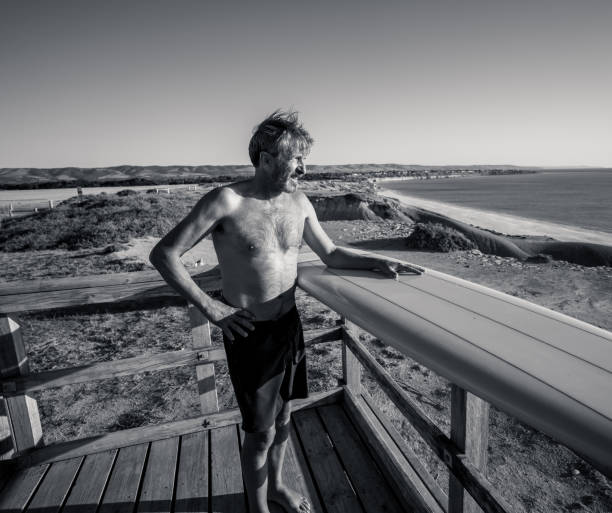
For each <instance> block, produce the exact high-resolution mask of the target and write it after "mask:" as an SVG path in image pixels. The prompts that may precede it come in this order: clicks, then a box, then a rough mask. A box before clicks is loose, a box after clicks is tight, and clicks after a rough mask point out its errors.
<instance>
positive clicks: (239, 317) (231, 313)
mask: <svg viewBox="0 0 612 513" xmlns="http://www.w3.org/2000/svg"><path fill="white" fill-rule="evenodd" d="M205 315H206V317H208V318H209V319H210V322H212V323H213V324H216V325H217V326H219V328H221V329H222V330H223V333H224V334H225V336H226V337H227V338H228V339H229V340H231V341H233V340H234V332H235V333H237V334H238V335H240V336H241V337H246V336H247V335H248V333H247V330H249V331H253V330H254V329H255V326H253V324H252V323H251V321H252V320H253V319H254V318H255V316H254V315H253V314H252V313H251V312H249V311H248V310H243V309H242V308H235V307H233V306H229V305H226V304H225V303H222V302H221V301H215V302H214V303H213V305H212V307H211V308H210V310H209V311H208V312H206V314H205Z"/></svg>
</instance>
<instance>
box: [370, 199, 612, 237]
mask: <svg viewBox="0 0 612 513" xmlns="http://www.w3.org/2000/svg"><path fill="white" fill-rule="evenodd" d="M375 192H376V194H379V195H380V196H381V197H385V198H392V199H395V200H398V201H399V202H400V203H402V204H403V205H407V206H412V207H417V208H421V209H424V210H429V211H431V212H435V213H437V214H441V215H444V216H446V217H449V218H451V219H454V220H456V221H461V222H464V223H468V224H471V225H474V226H476V227H478V228H483V229H486V230H492V231H495V232H498V233H502V234H504V235H510V236H523V235H525V236H529V237H551V238H553V239H556V240H557V241H562V242H589V243H593V244H602V245H605V246H611V247H612V233H606V232H601V231H596V230H588V229H586V228H580V227H577V226H570V225H562V224H558V223H552V222H549V221H541V220H538V219H530V218H526V217H519V216H513V215H510V214H502V213H497V212H492V211H489V210H480V209H476V208H470V207H460V206H456V205H452V204H450V203H443V202H441V201H433V200H428V199H423V198H417V197H414V196H408V195H406V194H402V193H399V192H397V191H394V190H391V189H385V188H382V187H377V188H376V190H375Z"/></svg>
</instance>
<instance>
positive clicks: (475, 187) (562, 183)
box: [378, 169, 612, 234]
mask: <svg viewBox="0 0 612 513" xmlns="http://www.w3.org/2000/svg"><path fill="white" fill-rule="evenodd" d="M378 186H379V188H381V189H386V190H389V191H393V192H394V193H395V194H393V196H395V197H398V198H401V199H404V201H406V202H408V203H409V198H420V199H423V200H428V201H431V202H436V203H444V204H448V205H453V206H456V207H462V208H464V209H466V211H467V210H468V209H469V210H472V209H476V210H478V211H483V215H486V214H489V213H495V214H505V215H509V216H513V217H516V218H517V219H529V220H534V221H544V222H546V223H555V224H559V225H564V226H568V227H577V228H581V229H584V230H594V231H597V232H606V233H608V234H612V169H580V170H576V169H555V170H552V169H551V170H545V171H539V172H537V173H533V174H516V175H497V176H469V177H457V178H436V179H431V180H401V181H400V180H389V181H381V182H379V183H378ZM432 204H434V203H432ZM417 206H418V205H417Z"/></svg>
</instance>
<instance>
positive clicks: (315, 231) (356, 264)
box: [303, 195, 424, 279]
mask: <svg viewBox="0 0 612 513" xmlns="http://www.w3.org/2000/svg"><path fill="white" fill-rule="evenodd" d="M303 205H304V209H305V214H306V218H305V221H304V240H305V241H306V244H308V245H309V246H310V248H311V249H312V250H313V251H314V252H315V253H316V254H317V255H318V256H319V258H320V259H321V260H322V261H323V263H324V264H325V265H327V266H328V267H336V268H340V269H370V270H374V271H378V272H380V273H382V274H384V275H385V276H388V277H389V278H394V279H397V277H398V274H399V273H401V272H411V273H414V274H421V273H422V272H423V271H424V270H423V269H422V268H420V267H417V266H413V265H408V264H404V263H402V262H398V261H396V260H393V259H390V258H386V257H384V256H376V257H374V256H369V255H363V254H361V253H358V252H356V251H353V250H350V249H348V248H343V247H339V246H336V245H335V244H334V243H333V241H332V240H331V239H330V238H329V236H328V235H327V233H325V231H324V230H323V228H322V227H321V224H320V223H319V220H318V219H317V214H316V212H315V210H314V207H313V206H312V203H310V200H308V198H307V197H306V196H305V195H304V196H303Z"/></svg>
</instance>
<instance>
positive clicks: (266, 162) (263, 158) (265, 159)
mask: <svg viewBox="0 0 612 513" xmlns="http://www.w3.org/2000/svg"><path fill="white" fill-rule="evenodd" d="M273 159H274V157H273V156H272V155H271V154H270V153H268V152H267V151H261V152H259V165H260V166H261V167H263V168H265V169H268V168H269V167H270V166H271V165H272V161H273Z"/></svg>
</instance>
